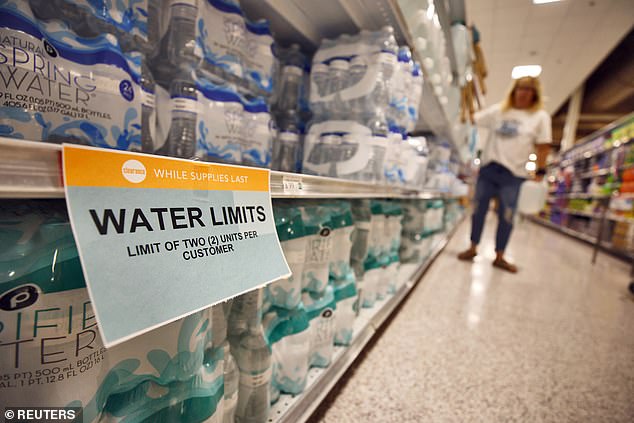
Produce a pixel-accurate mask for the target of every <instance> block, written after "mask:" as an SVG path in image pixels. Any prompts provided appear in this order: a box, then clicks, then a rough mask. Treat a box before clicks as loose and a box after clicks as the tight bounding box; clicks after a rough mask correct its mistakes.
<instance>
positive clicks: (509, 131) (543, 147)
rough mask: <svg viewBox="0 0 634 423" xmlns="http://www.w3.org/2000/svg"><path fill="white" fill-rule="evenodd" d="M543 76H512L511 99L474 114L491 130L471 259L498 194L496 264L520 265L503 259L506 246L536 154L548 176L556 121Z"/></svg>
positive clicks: (465, 256)
mask: <svg viewBox="0 0 634 423" xmlns="http://www.w3.org/2000/svg"><path fill="white" fill-rule="evenodd" d="M542 100H543V96H542V92H541V84H540V82H539V79H537V78H533V77H524V78H519V79H516V80H514V81H513V84H512V86H511V90H510V91H509V93H508V95H507V97H506V99H505V100H504V101H503V102H501V103H498V104H495V105H493V106H491V107H489V108H487V109H485V110H482V111H480V112H478V113H476V115H475V121H476V125H477V126H479V127H482V128H487V129H488V130H489V133H490V135H489V139H488V142H487V143H486V146H485V147H484V151H483V157H482V168H481V169H480V174H479V176H478V181H477V184H476V192H475V198H474V206H473V207H474V211H473V216H472V221H471V247H469V249H467V250H466V251H463V252H462V253H460V254H459V255H458V258H459V259H460V260H472V259H473V258H474V257H475V256H476V255H477V246H478V244H479V243H480V237H481V236H482V230H483V228H484V221H485V219H486V214H487V211H488V210H489V202H490V201H491V198H497V199H498V228H497V235H496V237H495V253H496V258H495V261H494V262H493V265H494V266H496V267H499V268H501V269H504V270H507V271H509V272H511V273H516V272H517V266H515V265H514V264H511V263H509V262H508V261H507V260H506V259H505V258H504V250H505V249H506V246H507V244H508V241H509V237H510V236H511V230H512V229H513V217H514V215H515V209H516V206H517V199H518V195H519V191H520V186H521V185H522V182H524V181H525V180H526V178H527V177H528V172H527V170H526V162H527V161H528V158H529V155H530V154H531V153H533V152H536V154H537V169H538V170H537V175H538V177H541V176H543V174H544V166H545V164H546V156H547V155H548V151H549V149H550V142H551V131H552V130H551V121H550V116H549V115H548V113H547V112H546V111H545V110H544V109H543V102H542Z"/></svg>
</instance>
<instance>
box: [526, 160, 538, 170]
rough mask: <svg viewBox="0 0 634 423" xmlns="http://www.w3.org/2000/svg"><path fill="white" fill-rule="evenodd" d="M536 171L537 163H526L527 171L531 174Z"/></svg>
mask: <svg viewBox="0 0 634 423" xmlns="http://www.w3.org/2000/svg"><path fill="white" fill-rule="evenodd" d="M535 169H537V163H535V162H526V170H528V171H529V172H533V171H534V170H535Z"/></svg>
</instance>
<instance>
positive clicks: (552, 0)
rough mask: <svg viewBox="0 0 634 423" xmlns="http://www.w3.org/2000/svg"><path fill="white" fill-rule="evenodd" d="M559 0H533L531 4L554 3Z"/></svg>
mask: <svg viewBox="0 0 634 423" xmlns="http://www.w3.org/2000/svg"><path fill="white" fill-rule="evenodd" d="M558 1H561V0H533V4H546V3H556V2H558Z"/></svg>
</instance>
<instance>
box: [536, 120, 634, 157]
mask: <svg viewBox="0 0 634 423" xmlns="http://www.w3.org/2000/svg"><path fill="white" fill-rule="evenodd" d="M630 119H634V113H629V114H627V115H625V116H623V117H621V118H620V119H617V120H615V121H614V122H612V123H610V124H609V125H606V126H605V127H603V128H601V129H599V130H598V131H595V132H593V133H592V134H590V135H588V136H586V137H584V138H582V139H580V140H579V141H577V142H576V143H575V146H574V147H573V149H578V148H582V146H583V144H584V143H587V142H590V141H592V140H595V139H596V138H598V137H600V136H602V135H604V134H606V133H608V132H609V131H611V130H613V129H615V128H616V127H618V126H619V125H621V124H623V123H626V122H627V121H629V120H630ZM631 141H632V138H630V139H628V140H625V141H624V142H619V143H618V144H617V145H611V146H609V147H606V148H600V149H598V150H596V151H589V150H588V151H585V152H583V153H582V156H581V157H578V158H575V159H565V160H563V159H558V160H554V161H553V162H551V163H549V164H548V165H549V166H563V167H565V166H569V165H571V164H572V163H575V162H578V161H581V160H586V159H589V158H591V157H594V156H596V155H599V154H603V153H605V152H607V151H610V150H613V149H615V148H619V147H621V146H623V145H625V144H628V143H629V142H631Z"/></svg>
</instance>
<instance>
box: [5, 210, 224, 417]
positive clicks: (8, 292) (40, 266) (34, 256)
mask: <svg viewBox="0 0 634 423" xmlns="http://www.w3.org/2000/svg"><path fill="white" fill-rule="evenodd" d="M0 215H1V216H0V222H1V223H0V234H1V236H2V238H3V240H4V241H5V243H6V244H7V245H8V246H9V248H7V249H6V250H5V252H3V253H2V254H1V255H0V260H1V263H2V264H1V265H2V266H3V267H4V268H6V269H7V271H6V272H2V273H3V274H5V275H10V276H8V277H7V279H5V280H3V281H0V283H1V285H0V286H2V296H1V297H2V298H3V299H5V300H6V301H9V302H11V304H13V307H12V308H5V309H4V310H3V311H2V312H0V320H1V321H2V322H3V326H4V330H3V331H2V332H0V338H1V339H0V341H1V343H2V344H3V345H5V346H6V347H5V348H2V349H0V354H1V355H0V363H2V368H3V369H6V371H14V372H16V374H17V373H18V372H19V373H21V374H23V375H25V374H27V373H29V372H30V373H31V374H32V375H36V374H40V373H46V374H48V373H50V374H51V375H62V374H63V377H60V376H57V377H55V378H54V379H51V378H49V379H46V380H44V379H42V382H37V383H33V382H32V383H29V380H35V379H23V380H24V382H22V381H19V382H17V383H15V384H10V385H8V386H5V387H3V388H2V390H3V395H2V397H3V398H5V399H7V401H9V402H10V403H11V404H15V405H16V406H21V405H22V406H28V405H32V404H33V403H37V404H41V405H42V406H47V405H48V406H60V404H61V405H68V406H79V407H83V418H84V421H85V422H93V421H96V420H97V419H98V418H100V415H101V414H102V412H103V411H104V407H105V406H106V403H107V401H108V399H109V398H110V397H116V398H119V399H118V400H115V399H113V400H111V401H110V403H111V404H114V403H115V402H117V401H120V400H121V399H122V398H124V397H126V396H127V398H130V401H132V399H135V401H136V399H138V401H139V402H130V403H128V404H127V405H125V410H127V411H126V413H127V412H130V413H132V410H135V409H138V408H141V407H142V405H141V404H142V403H143V401H145V399H144V398H145V392H146V391H147V389H149V388H150V387H151V386H159V385H160V386H167V385H170V384H173V383H175V384H180V385H178V386H179V387H178V388H176V387H175V388H174V389H175V391H174V392H176V391H177V392H178V395H181V394H182V395H185V397H183V396H179V397H178V398H182V401H184V400H185V399H187V398H189V397H186V395H190V394H191V395H190V396H193V395H194V394H192V392H190V391H191V390H193V389H198V388H200V389H203V388H204V389H207V388H209V389H211V390H213V388H214V387H215V386H217V385H218V382H213V383H212V382H211V381H210V378H211V379H214V380H216V379H215V378H217V377H220V382H219V383H222V372H220V373H219V374H217V372H216V373H213V372H212V373H213V374H210V373H209V370H210V369H209V365H206V364H205V352H206V348H208V347H209V340H210V338H211V335H210V333H209V331H208V326H209V317H208V314H207V312H206V311H201V312H197V313H194V314H192V315H190V316H187V317H185V318H184V319H181V320H178V321H176V322H173V323H170V324H168V325H165V326H162V327H160V328H158V329H155V330H153V331H151V332H148V333H145V334H143V335H140V336H138V337H136V338H133V339H131V340H129V341H126V342H124V343H122V344H119V345H117V346H114V347H112V348H109V349H108V350H106V349H105V348H104V347H103V346H102V343H101V335H100V334H99V333H98V328H97V323H96V318H95V315H94V313H93V311H92V308H91V305H90V304H91V303H90V299H89V297H88V292H87V289H86V286H85V282H84V278H83V274H82V270H81V265H80V263H79V257H78V254H77V249H76V246H75V243H74V239H73V236H72V232H71V229H70V223H69V222H68V218H67V215H66V207H65V203H63V202H57V201H44V202H42V201H40V202H37V201H30V202H28V203H24V202H20V203H18V202H6V203H5V204H4V205H3V207H2V209H0ZM11 322H13V323H11ZM16 324H17V325H18V326H16ZM29 325H30V326H32V330H31V331H30V333H32V334H33V335H32V338H30V339H25V338H24V336H23V335H24V334H25V333H26V332H27V331H26V329H27V327H28V326H29ZM18 344H19V348H17V347H18ZM12 345H13V346H15V348H10V347H11V346H12ZM53 356H54V357H53ZM205 366H207V368H206V370H205V369H204V367H205ZM201 372H205V373H201ZM22 377H24V378H26V376H22ZM33 377H35V376H33ZM197 380H199V381H200V382H201V383H203V382H204V386H202V387H201V386H199V385H196V384H197V383H198V382H199V381H197ZM53 383H54V389H53V388H52V387H51V384H53ZM173 386H176V385H173ZM78 387H80V388H81V389H78ZM170 389H171V388H170ZM188 390H190V391H188ZM206 392H210V391H206ZM166 395H167V394H166ZM170 395H171V394H170ZM117 404H119V406H118V407H123V405H124V404H122V403H121V402H117ZM153 404H154V405H153V406H152V407H154V406H157V407H159V403H153ZM143 407H145V406H143ZM118 409H119V410H120V411H121V408H118ZM154 410H158V409H157V408H154ZM118 412H119V411H118ZM108 413H110V411H108V410H106V414H108Z"/></svg>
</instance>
